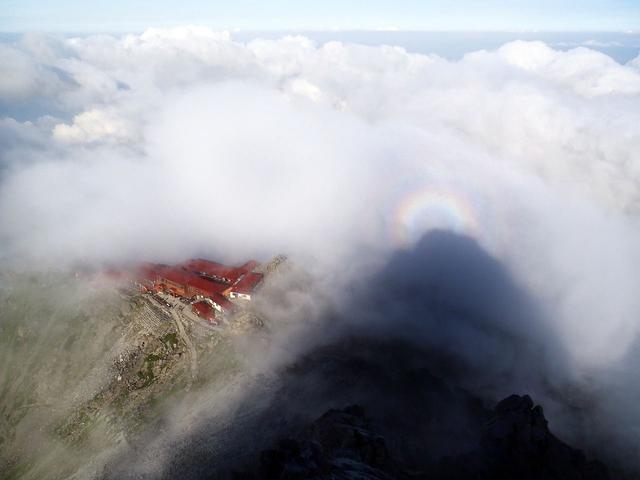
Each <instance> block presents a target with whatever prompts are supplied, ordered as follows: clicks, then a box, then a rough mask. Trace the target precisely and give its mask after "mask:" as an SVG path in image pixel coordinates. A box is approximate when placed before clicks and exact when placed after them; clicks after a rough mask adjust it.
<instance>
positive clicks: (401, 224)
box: [391, 187, 478, 247]
mask: <svg viewBox="0 0 640 480" xmlns="http://www.w3.org/2000/svg"><path fill="white" fill-rule="evenodd" d="M436 228H440V229H446V230H453V231H454V232H456V233H464V234H468V235H472V236H475V235H476V234H477V232H478V221H477V219H476V214H475V211H474V208H473V206H472V205H471V203H470V202H469V201H468V199H467V198H465V197H464V196H463V195H462V194H460V193H458V192H454V191H452V190H447V189H443V188H434V187H429V188H426V189H424V190H418V191H415V192H412V193H410V194H409V195H407V196H406V197H404V198H403V199H402V200H401V201H400V203H399V204H398V205H397V207H396V208H395V211H394V214H393V221H392V228H391V237H392V241H393V243H394V244H395V245H396V246H398V247H406V246H407V245H409V244H411V243H413V242H414V241H416V240H418V239H419V238H420V237H421V236H422V234H423V233H424V232H426V231H428V230H432V229H436Z"/></svg>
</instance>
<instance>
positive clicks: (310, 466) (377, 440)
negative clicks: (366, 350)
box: [235, 395, 610, 480]
mask: <svg viewBox="0 0 640 480" xmlns="http://www.w3.org/2000/svg"><path fill="white" fill-rule="evenodd" d="M487 413H488V420H487V421H486V422H485V423H484V424H483V425H482V428H481V436H480V442H479V444H478V446H477V448H475V449H474V450H473V451H471V452H469V453H467V454H464V455H459V456H456V457H445V458H443V459H442V460H441V461H440V462H439V463H438V464H436V465H434V466H433V467H432V468H431V469H429V470H428V471H422V472H416V471H411V470H408V469H406V468H405V467H404V466H403V465H402V463H401V462H398V461H397V459H395V458H393V456H392V454H391V453H390V451H389V449H388V448H387V445H386V443H385V439H384V437H382V436H380V435H378V433H377V432H376V431H375V427H374V425H373V422H372V421H371V419H369V418H368V417H367V416H366V414H365V411H364V409H363V408H362V407H361V406H357V405H354V406H350V407H347V408H345V409H343V410H333V409H332V410H329V411H327V412H326V413H325V414H324V415H322V416H321V417H320V418H318V419H317V420H315V421H314V422H313V423H312V424H311V425H310V426H308V427H307V428H306V429H305V430H304V431H303V432H301V433H300V434H298V435H297V436H296V437H289V438H284V439H281V440H280V441H279V442H278V444H277V445H276V446H275V447H274V448H271V449H268V450H265V451H263V452H262V453H261V454H260V462H259V466H258V468H257V470H256V472H251V473H236V474H235V478H236V479H237V480H241V479H242V480H250V479H252V480H303V479H313V480H350V479H352V480H355V479H358V480H389V479H404V480H409V479H415V480H418V479H420V480H427V479H434V480H455V479H459V480H463V479H469V480H472V479H473V480H484V479H487V480H489V479H492V480H500V479H505V480H506V479H514V478H518V479H525V480H543V479H544V480H548V479H564V480H573V479H575V480H606V479H608V478H610V477H609V475H608V472H607V469H606V467H605V466H604V465H603V464H602V463H600V462H598V461H588V460H587V459H586V458H585V456H584V454H582V452H580V451H579V450H576V449H573V448H571V447H570V446H568V445H566V444H565V443H563V442H562V441H560V440H559V439H558V438H556V437H555V436H554V435H553V434H552V433H551V431H550V430H549V428H548V425H547V420H546V419H545V417H544V414H543V410H542V407H541V406H539V405H534V403H533V401H532V400H531V398H530V397H529V396H528V395H524V396H518V395H512V396H510V397H508V398H505V399H504V400H502V401H501V402H499V403H498V405H496V407H495V408H494V409H493V411H491V412H487ZM406 434H407V435H410V434H411V433H410V432H406ZM425 448H428V447H427V446H426V445H425Z"/></svg>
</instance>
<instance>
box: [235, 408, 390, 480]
mask: <svg viewBox="0 0 640 480" xmlns="http://www.w3.org/2000/svg"><path fill="white" fill-rule="evenodd" d="M397 471H398V468H397V466H396V465H395V464H394V462H393V460H392V459H391V457H390V455H389V452H388V450H387V447H386V445H385V443H384V439H383V438H382V437H380V436H379V435H376V434H374V433H373V432H372V429H371V424H370V421H369V419H368V418H367V417H366V416H365V413H364V409H363V408H362V407H360V406H357V405H353V406H351V407H348V408H345V409H344V410H329V411H328V412H326V413H325V414H324V415H322V416H321V417H320V418H319V419H317V420H316V421H315V422H314V423H313V424H312V425H311V426H310V427H309V428H307V429H306V430H305V431H304V432H302V433H301V434H300V435H299V436H298V437H296V438H286V439H283V440H281V441H280V442H279V443H278V445H277V447H276V448H274V449H270V450H266V451H264V452H262V454H261V455H260V467H259V472H258V475H257V478H259V479H264V480H303V479H318V480H319V479H350V478H358V479H362V480H387V479H391V478H397V477H396V475H394V473H397ZM236 478H238V479H239V478H243V476H240V475H238V476H237V477H236ZM248 478H256V477H251V476H249V477H248Z"/></svg>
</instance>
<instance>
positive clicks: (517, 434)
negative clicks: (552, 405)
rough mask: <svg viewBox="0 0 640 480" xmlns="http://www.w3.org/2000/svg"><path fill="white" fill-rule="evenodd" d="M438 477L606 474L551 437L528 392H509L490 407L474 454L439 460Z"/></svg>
mask: <svg viewBox="0 0 640 480" xmlns="http://www.w3.org/2000/svg"><path fill="white" fill-rule="evenodd" d="M438 470H439V471H438V475H437V477H438V478H442V479H466V478H469V479H471V478H474V479H512V478H519V479H525V480H534V479H540V480H542V479H566V480H572V479H576V480H577V479H590V480H591V479H593V480H604V479H607V478H609V476H608V474H607V470H606V468H605V466H604V465H603V464H601V463H600V462H598V461H587V459H586V458H585V456H584V454H583V453H582V452H580V451H579V450H575V449H573V448H571V447H570V446H568V445H567V444H565V443H563V442H562V441H560V440H559V439H558V438H557V437H555V436H554V435H553V434H552V433H551V432H550V431H549V428H548V426H547V420H546V419H545V417H544V412H543V410H542V407H541V406H540V405H534V403H533V401H532V400H531V398H530V397H529V396H528V395H524V396H518V395H511V396H510V397H507V398H505V399H504V400H502V401H501V402H499V403H498V405H496V407H495V408H494V410H493V414H492V416H491V418H490V420H489V421H488V422H487V423H486V424H485V425H484V427H483V431H482V437H481V440H480V445H479V448H478V449H477V450H475V451H474V452H472V453H470V454H467V455H462V456H460V457H458V458H447V459H444V460H443V461H442V462H441V464H440V466H439V469H438Z"/></svg>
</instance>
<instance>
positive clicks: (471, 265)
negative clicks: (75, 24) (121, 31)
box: [0, 27, 640, 453]
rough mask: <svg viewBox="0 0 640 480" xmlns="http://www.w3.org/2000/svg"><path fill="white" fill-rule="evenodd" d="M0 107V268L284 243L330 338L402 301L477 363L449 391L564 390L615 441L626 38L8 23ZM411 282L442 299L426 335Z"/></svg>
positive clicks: (391, 312) (220, 255)
mask: <svg viewBox="0 0 640 480" xmlns="http://www.w3.org/2000/svg"><path fill="white" fill-rule="evenodd" d="M0 111H1V112H2V113H3V116H2V119H1V120H0V246H1V250H0V255H1V257H0V258H1V260H2V262H3V265H4V266H5V267H6V268H11V269H14V270H21V269H28V270H34V269H35V270H46V269H50V268H59V267H70V266H74V265H78V264H83V265H86V264H89V265H103V264H107V263H108V264H113V263H123V262H129V261H133V260H136V261H137V260H150V261H163V262H171V261H177V260H181V259H184V258H187V257H191V256H196V255H198V256H208V257H211V258H216V259H219V260H223V261H229V262H236V261H237V262H241V261H243V260H245V259H247V258H250V257H255V258H258V259H260V260H266V259H268V258H269V257H271V256H273V255H274V254H276V253H280V252H284V253H286V254H287V255H288V256H289V257H290V258H292V259H293V260H294V261H295V262H296V263H297V264H298V265H300V266H302V267H303V268H304V269H305V270H306V271H308V272H309V273H310V274H311V275H312V276H313V277H314V278H315V279H316V281H317V282H318V285H320V286H319V287H318V288H319V289H321V290H322V292H323V293H324V294H326V295H327V296H328V297H329V298H331V299H332V300H331V301H330V302H329V303H332V306H333V307H335V308H336V309H337V310H338V311H339V312H340V315H339V317H340V318H341V319H342V320H341V322H340V325H341V326H344V329H345V330H346V331H349V330H350V329H351V328H361V327H362V324H363V322H364V325H365V326H366V327H367V328H368V329H370V330H373V331H380V332H383V333H384V335H387V334H388V333H389V332H393V333H394V334H397V335H399V336H402V333H403V332H405V333H407V332H409V334H408V335H407V336H411V335H412V333H413V332H415V328H417V327H416V326H415V325H413V323H411V322H409V324H407V322H406V321H400V320H397V318H405V317H412V318H413V317H416V315H418V316H421V318H423V317H424V318H426V319H427V320H425V321H424V322H421V323H420V325H419V328H418V330H419V331H420V332H421V333H420V334H419V335H417V336H414V339H415V338H417V339H419V342H420V343H421V347H425V344H426V345H429V346H430V347H432V348H433V349H434V350H437V351H439V352H441V353H442V354H443V355H445V356H447V357H450V358H452V359H454V360H455V361H460V362H461V363H462V364H463V365H464V367H465V369H466V368H468V367H469V366H473V365H475V366H476V368H477V369H478V370H479V371H482V372H484V373H483V375H481V376H479V377H478V376H476V377H475V378H476V379H477V380H478V382H476V384H474V382H472V381H471V380H468V381H466V380H465V382H466V383H465V385H467V386H468V388H473V389H476V391H477V392H480V394H482V395H485V396H486V397H487V398H493V396H494V395H498V394H499V392H503V393H509V392H510V391H513V390H514V389H520V390H531V391H539V392H540V395H548V394H549V393H548V392H547V393H544V392H543V391H542V390H543V388H542V385H547V386H548V385H549V384H551V385H552V386H553V388H552V389H555V390H561V389H562V388H564V386H566V385H578V386H580V388H583V389H585V390H586V391H588V392H591V394H593V395H595V396H596V397H597V399H598V407H597V416H598V422H597V423H598V425H599V426H598V427H597V428H598V429H599V428H602V429H606V428H609V429H611V430H614V431H617V429H620V430H619V433H620V434H619V436H618V438H619V440H618V441H619V442H620V445H623V446H619V445H618V444H616V445H615V448H616V449H619V451H620V452H621V451H622V448H623V447H624V448H628V449H631V450H633V449H634V448H636V447H637V444H638V443H637V442H638V438H637V433H634V432H637V431H638V430H637V427H640V411H638V409H637V407H636V406H635V405H634V404H633V402H630V401H629V398H632V397H633V392H635V391H636V390H637V388H638V382H637V380H636V379H634V378H633V372H634V371H635V369H636V368H637V366H638V360H639V359H638V353H637V348H635V347H636V344H637V341H638V334H639V329H640V317H639V314H640V297H638V295H637V286H638V280H637V272H636V269H637V268H636V266H637V265H638V262H639V261H640V224H639V217H640V189H639V188H638V181H639V179H640V158H638V155H639V152H640V57H637V58H636V59H635V60H632V61H630V62H629V63H628V64H620V63H618V62H616V61H615V60H613V59H612V58H610V57H608V56H606V55H605V54H603V53H600V52H597V51H595V50H590V49H588V48H584V47H578V48H575V49H569V50H564V51H560V50H554V49H553V48H551V47H550V46H548V45H546V44H544V43H541V42H535V41H531V42H524V41H514V42H511V43H507V44H505V45H503V46H501V47H500V48H498V49H497V50H492V51H483V50H480V51H473V52H469V53H467V54H466V55H464V56H463V57H462V58H461V59H459V60H456V61H451V60H446V59H444V58H441V57H439V56H437V55H434V54H431V55H423V54H414V53H408V52H407V51H406V50H404V49H403V48H400V47H393V46H377V47H376V46H364V45H357V44H350V43H340V42H327V43H324V44H316V43H314V42H313V41H311V40H309V39H307V38H305V37H301V36H289V37H283V38H279V39H271V40H261V39H254V40H250V41H247V42H237V41H234V40H233V38H232V37H231V36H230V35H229V34H228V33H225V32H214V31H211V30H208V29H206V28H199V27H184V28H175V29H169V30H157V29H150V30H147V31H145V32H144V33H143V34H141V35H126V36H122V37H111V36H105V35H101V36H88V37H81V38H60V37H53V36H45V35H36V34H27V35H24V36H22V37H21V38H20V39H18V40H17V41H16V42H15V43H4V44H1V45H0ZM430 233H431V234H432V236H429V235H428V234H430ZM425 234H427V235H428V236H427V237H426V238H427V240H421V239H423V237H424V235H425ZM433 235H435V237H434V236H433ZM429 238H431V239H433V238H435V239H436V240H435V243H433V241H432V242H431V243H430V242H429V241H428V239H429ZM425 245H426V246H425ZM427 247H428V248H427ZM425 248H426V250H424V249H425ZM439 259H440V260H439ZM442 259H444V260H442ZM416 266H419V267H420V268H416ZM394 279H402V281H398V282H397V283H396V280H394ZM403 282H405V283H403ZM403 286H404V287H406V289H403ZM434 288H435V289H436V290H437V291H440V292H441V293H439V294H437V295H436V297H438V295H442V296H443V298H444V299H445V304H446V305H456V308H458V309H459V311H462V312H464V314H463V315H459V314H452V315H450V314H446V315H444V318H446V319H447V322H448V323H447V328H446V329H442V328H440V327H439V326H438V322H435V323H434V322H433V321H431V320H429V318H431V317H430V315H433V311H434V309H436V310H437V305H438V301H435V300H433V297H430V296H429V295H432V294H428V295H426V296H425V294H424V292H425V289H426V290H427V291H432V290H429V289H434ZM382 292H384V293H382ZM411 292H415V295H413V296H415V297H416V298H420V299H422V298H423V296H424V298H426V300H425V302H424V303H418V304H417V306H416V305H414V304H413V303H412V302H409V307H407V299H406V298H405V297H404V296H405V295H409V296H411ZM442 292H444V293H442ZM352 294H353V295H352ZM380 297H384V298H385V301H384V302H383V303H382V305H380V304H379V303H377V302H378V299H379V298H380ZM367 299H368V300H367ZM434 302H435V303H434ZM372 305H375V306H376V307H375V309H376V310H377V311H378V314H375V313H373V314H372V313H371V312H368V313H366V314H365V313H362V312H367V309H368V308H371V306H372ZM412 305H413V306H412ZM416 312H418V313H416ZM425 312H426V313H425ZM429 312H430V313H429ZM381 313H383V314H381ZM458 313H459V312H458ZM435 316H436V317H437V315H435ZM394 318H395V319H396V320H394ZM434 318H435V317H434ZM469 318H472V319H473V321H472V322H471V324H472V327H470V326H469V325H470V324H469ZM465 319H466V320H465ZM290 321H291V319H290V318H288V322H290ZM294 330H295V329H294ZM337 330H338V331H341V332H342V331H343V330H342V328H339V329H337ZM287 332H289V330H288V329H287ZM496 332H500V333H499V334H498V333H496ZM289 335H290V334H289V333H288V334H287V336H286V338H287V341H290V340H291V338H294V339H297V340H296V341H299V342H301V343H302V344H305V345H306V343H305V340H304V339H303V338H304V335H302V334H300V333H299V332H296V333H295V334H293V337H291V336H289ZM336 335H337V333H336ZM504 338H509V339H513V338H516V339H517V342H516V343H509V342H506V343H505V342H504ZM423 339H424V342H423ZM479 341H480V342H481V343H480V345H481V347H480V348H473V349H471V348H470V347H471V346H472V345H473V346H476V345H478V342H479ZM282 342H284V340H282ZM521 344H522V345H525V348H523V349H522V350H517V349H516V351H514V350H513V349H514V345H521ZM514 358H515V359H518V361H514ZM454 360H452V362H454ZM454 363H455V362H454ZM471 377H472V375H469V379H470V378H471ZM492 378H500V385H499V387H498V386H497V385H490V383H491V379H492ZM480 383H481V384H482V385H480ZM496 383H498V382H496ZM603 391H604V392H606V395H602V394H601V393H600V392H603ZM550 401H551V400H550ZM552 411H556V412H558V414H557V415H558V417H557V418H558V421H559V424H560V425H569V424H570V423H571V421H570V420H565V421H564V422H563V420H562V418H561V411H562V408H561V407H558V408H557V409H555V410H554V409H553V408H552ZM607 424H609V425H610V427H607V426H606V425H607ZM624 424H626V425H627V427H629V428H626V429H625V430H624V431H623V430H622V425H624ZM566 428H567V430H566V431H567V432H568V433H567V435H577V434H575V431H573V432H574V433H571V432H570V431H569V430H570V428H569V427H568V426H567V427H566ZM596 430H597V429H596ZM594 431H595V430H594ZM610 433H611V432H608V433H607V435H609V434H610ZM614 453H615V452H614Z"/></svg>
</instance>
